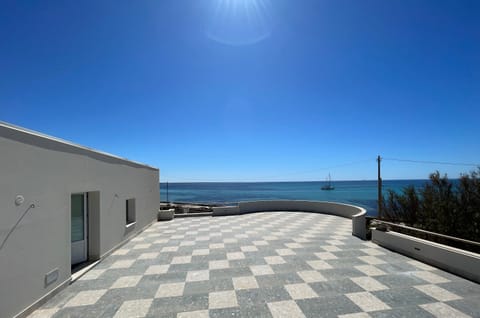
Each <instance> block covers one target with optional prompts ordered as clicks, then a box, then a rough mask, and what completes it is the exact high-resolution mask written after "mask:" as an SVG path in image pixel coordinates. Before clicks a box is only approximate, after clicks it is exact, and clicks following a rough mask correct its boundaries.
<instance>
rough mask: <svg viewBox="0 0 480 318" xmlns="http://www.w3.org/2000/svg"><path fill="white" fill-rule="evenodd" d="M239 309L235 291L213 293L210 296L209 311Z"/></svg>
mask: <svg viewBox="0 0 480 318" xmlns="http://www.w3.org/2000/svg"><path fill="white" fill-rule="evenodd" d="M231 307H238V302H237V295H236V294H235V291H234V290H227V291H220V292H213V293H209V294H208V309H219V308H231Z"/></svg>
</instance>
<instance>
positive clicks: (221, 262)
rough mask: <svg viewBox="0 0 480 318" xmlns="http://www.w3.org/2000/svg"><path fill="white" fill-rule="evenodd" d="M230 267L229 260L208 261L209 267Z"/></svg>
mask: <svg viewBox="0 0 480 318" xmlns="http://www.w3.org/2000/svg"><path fill="white" fill-rule="evenodd" d="M224 268H230V264H229V263H228V260H217V261H210V262H208V269H224Z"/></svg>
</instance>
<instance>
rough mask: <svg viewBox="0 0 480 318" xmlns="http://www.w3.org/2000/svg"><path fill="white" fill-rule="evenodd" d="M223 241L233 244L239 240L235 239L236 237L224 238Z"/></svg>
mask: <svg viewBox="0 0 480 318" xmlns="http://www.w3.org/2000/svg"><path fill="white" fill-rule="evenodd" d="M223 243H224V244H233V243H238V240H237V239H234V238H225V239H223Z"/></svg>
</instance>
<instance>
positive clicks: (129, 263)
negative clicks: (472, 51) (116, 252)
mask: <svg viewBox="0 0 480 318" xmlns="http://www.w3.org/2000/svg"><path fill="white" fill-rule="evenodd" d="M133 263H135V260H134V259H124V260H120V261H116V262H115V263H113V264H112V266H110V268H111V269H116V268H129V267H130V266H132V264H133Z"/></svg>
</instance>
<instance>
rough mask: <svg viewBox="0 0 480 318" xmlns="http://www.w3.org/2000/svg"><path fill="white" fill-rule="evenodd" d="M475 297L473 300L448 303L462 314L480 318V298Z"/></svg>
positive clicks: (467, 299) (466, 299)
mask: <svg viewBox="0 0 480 318" xmlns="http://www.w3.org/2000/svg"><path fill="white" fill-rule="evenodd" d="M476 295H477V296H473V297H471V298H464V299H458V300H452V301H447V302H446V304H448V305H449V306H450V307H453V308H455V309H457V310H459V311H461V312H462V313H465V314H467V315H469V316H471V317H475V318H479V317H480V296H478V294H476Z"/></svg>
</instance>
